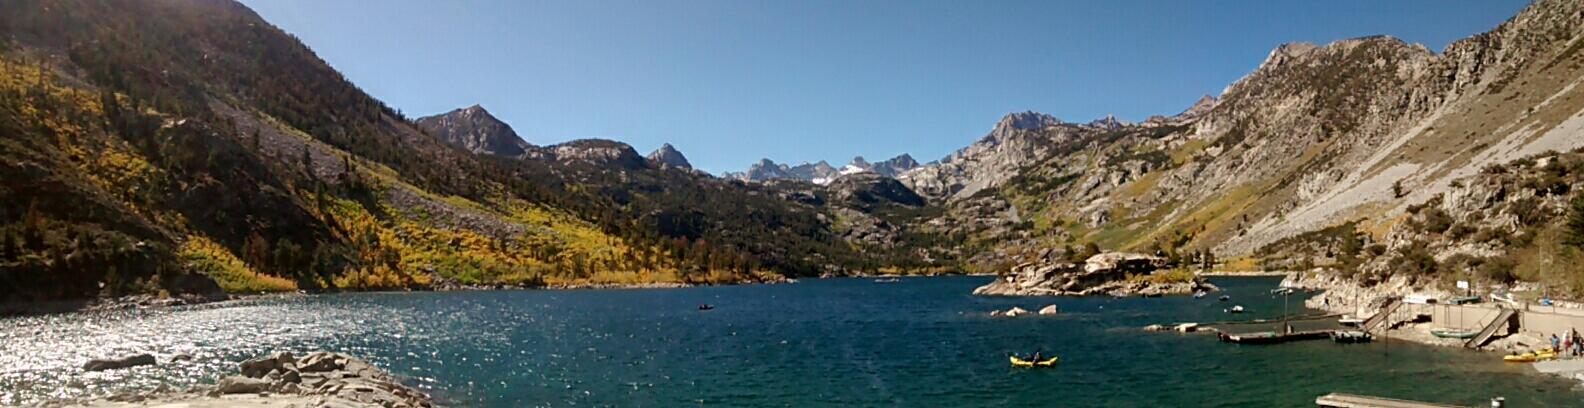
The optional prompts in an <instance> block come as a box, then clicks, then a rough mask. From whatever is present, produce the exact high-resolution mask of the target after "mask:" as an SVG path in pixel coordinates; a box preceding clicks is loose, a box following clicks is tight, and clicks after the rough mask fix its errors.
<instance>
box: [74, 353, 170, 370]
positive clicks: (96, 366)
mask: <svg viewBox="0 0 1584 408" xmlns="http://www.w3.org/2000/svg"><path fill="white" fill-rule="evenodd" d="M155 363H156V361H155V359H154V356H153V355H150V354H134V355H129V356H122V357H116V358H103V359H93V360H88V362H87V363H84V364H83V371H105V370H119V369H123V368H132V367H137V366H146V365H154V364H155Z"/></svg>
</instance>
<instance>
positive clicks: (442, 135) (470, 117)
mask: <svg viewBox="0 0 1584 408" xmlns="http://www.w3.org/2000/svg"><path fill="white" fill-rule="evenodd" d="M416 123H417V124H418V127H420V128H423V130H424V131H425V132H427V133H429V134H430V135H432V136H434V137H437V138H439V139H440V140H442V141H445V142H446V143H449V144H451V145H454V146H457V147H461V148H463V149H467V151H470V152H473V153H474V154H489V155H496V156H507V157H517V156H521V155H523V154H524V153H526V152H527V151H528V150H529V149H531V148H532V145H529V144H528V142H525V141H523V140H522V138H521V137H519V136H517V132H516V131H513V130H512V128H511V126H508V125H506V123H505V122H501V121H500V119H496V118H495V116H494V115H491V114H490V113H489V111H486V110H484V108H483V107H481V106H478V105H473V106H469V107H466V108H462V109H457V110H454V111H450V112H446V113H442V114H439V115H434V116H427V117H423V118H419V119H418V120H417V121H416Z"/></svg>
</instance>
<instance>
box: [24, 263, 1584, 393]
mask: <svg viewBox="0 0 1584 408" xmlns="http://www.w3.org/2000/svg"><path fill="white" fill-rule="evenodd" d="M989 279H990V278H987V277H937V278H904V279H902V281H901V282H900V283H894V284H878V283H874V282H872V281H871V280H868V279H819V280H805V281H802V282H800V283H796V284H789V285H749V286H723V287H700V288H685V289H659V290H597V291H596V290H588V291H500V292H447V293H362V294H338V295H320V296H303V297H290V298H283V299H268V300H250V301H240V302H228V303H223V304H216V305H203V306H196V307H184V308H175V309H166V310H147V311H123V312H108V313H76V314H64V315H51V316H33V317H24V318H10V319H4V320H0V405H21V404H34V403H39V402H45V401H51V400H61V399H68V398H75V397H84V396H94V395H104V394H106V393H109V392H112V391H115V390H126V389H148V388H153V387H155V386H157V385H159V384H161V383H165V384H170V385H175V386H183V385H190V384H194V383H201V382H211V381H213V380H214V379H215V378H217V376H219V375H221V374H223V373H227V372H234V371H235V370H236V368H235V364H234V363H235V362H236V361H239V360H241V359H243V358H246V357H251V356H254V355H258V354H261V353H264V352H267V351H271V350H277V349H290V350H298V351H306V350H315V349H325V350H336V351H345V352H349V353H352V354H355V355H358V356H362V357H364V358H367V359H369V360H370V361H373V362H374V363H376V364H378V365H380V366H382V367H385V368H388V369H390V370H391V371H392V372H394V373H396V374H399V375H402V376H406V377H408V378H410V382H411V383H413V384H415V385H417V386H419V387H421V388H423V389H425V390H427V391H429V392H431V393H433V394H435V395H436V396H438V397H439V398H441V399H442V400H443V401H445V402H446V403H448V404H450V405H454V406H468V407H520V406H573V405H579V406H581V405H602V406H603V405H619V406H679V405H699V404H702V405H726V406H827V405H870V406H873V405H880V406H896V405H903V406H1007V405H1010V406H1031V405H1045V406H1113V407H1132V406H1137V407H1146V406H1148V407H1154V406H1313V401H1314V398H1315V397H1316V396H1319V395H1322V394H1325V393H1329V392H1349V393H1360V394H1369V395H1380V396H1390V397H1398V398H1409V399H1417V400H1426V401H1435V402H1443V403H1456V404H1467V405H1484V404H1488V401H1489V399H1490V398H1491V397H1493V396H1503V397H1506V398H1507V400H1508V401H1509V406H1514V407H1535V406H1554V407H1563V406H1573V407H1576V406H1584V391H1580V390H1579V389H1578V388H1576V387H1575V385H1574V384H1573V383H1572V382H1570V381H1566V380H1563V379H1560V378H1554V377H1549V376H1543V375H1540V374H1537V373H1534V372H1533V370H1531V369H1529V368H1528V367H1525V366H1522V365H1516V364H1506V363H1502V362H1501V361H1500V358H1499V356H1497V355H1494V354H1485V353H1476V352H1470V351H1465V350H1459V349H1450V348H1436V347H1425V346H1417V345H1412V344H1407V343H1402V342H1376V343H1373V344H1366V345H1338V344H1334V343H1331V342H1329V341H1311V342H1301V343H1292V344H1285V345H1275V346H1237V345H1232V344H1225V343H1219V342H1217V341H1216V339H1215V338H1214V337H1213V336H1209V335H1199V334H1176V333H1170V334H1164V333H1144V332H1142V331H1140V330H1139V328H1140V327H1142V326H1144V325H1147V324H1151V323H1162V322H1173V321H1213V320H1226V319H1253V318H1272V317H1277V316H1280V315H1281V313H1282V299H1280V298H1272V297H1271V296H1270V295H1268V294H1267V291H1268V290H1269V289H1271V288H1273V287H1274V286H1275V284H1276V282H1277V280H1275V279H1263V278H1236V279H1232V278H1229V279H1218V280H1215V283H1217V284H1218V285H1221V286H1222V287H1223V288H1225V289H1226V293H1228V294H1230V295H1231V296H1232V297H1233V302H1231V303H1236V304H1242V305H1244V306H1246V307H1248V308H1249V309H1250V312H1249V313H1245V314H1242V315H1235V316H1234V315H1227V314H1225V313H1223V312H1222V309H1223V308H1225V307H1227V306H1228V305H1229V304H1228V303H1221V302H1218V301H1216V300H1215V299H1213V296H1212V298H1211V299H1193V298H1191V297H1172V298H1130V299H1112V298H1101V297H1091V298H999V297H977V296H972V295H970V294H969V293H970V292H971V291H972V290H973V288H974V287H977V286H979V285H981V284H983V283H985V282H987V281H988V280H989ZM702 303H708V304H712V305H715V306H716V309H715V310H711V311H704V312H701V311H698V310H697V306H698V305H699V304H702ZM1052 303H1054V304H1057V305H1059V306H1060V308H1061V309H1062V313H1061V314H1060V315H1058V316H1055V317H1024V318H1016V319H1004V318H991V317H988V316H987V314H988V312H989V311H991V310H996V309H1006V308H1009V307H1012V306H1021V307H1023V308H1026V309H1030V310H1036V309H1038V308H1039V307H1042V306H1044V305H1046V304H1052ZM1292 304H1293V305H1299V304H1301V302H1300V301H1299V298H1298V297H1297V296H1295V297H1294V298H1293V299H1292ZM1297 309H1298V307H1296V306H1294V310H1293V312H1294V313H1299V312H1301V311H1299V310H1297ZM1035 349H1043V350H1045V352H1046V354H1047V355H1058V356H1060V357H1061V363H1060V365H1059V367H1057V368H1053V369H1015V368H1012V367H1009V365H1008V363H1007V359H1006V357H1005V356H1006V354H1007V353H1010V352H1016V353H1026V352H1030V351H1032V350H1035ZM127 352H152V353H155V354H156V355H157V356H159V357H161V364H160V365H159V366H154V367H140V368H134V369H130V370H122V371H113V372H102V373H83V372H81V371H80V370H79V369H78V367H79V366H80V365H81V364H82V362H83V361H85V360H87V359H88V358H92V357H99V356H107V355H115V354H120V353H127ZM175 354H188V355H191V356H193V359H192V360H190V361H180V362H168V361H166V360H168V357H170V356H172V355H175Z"/></svg>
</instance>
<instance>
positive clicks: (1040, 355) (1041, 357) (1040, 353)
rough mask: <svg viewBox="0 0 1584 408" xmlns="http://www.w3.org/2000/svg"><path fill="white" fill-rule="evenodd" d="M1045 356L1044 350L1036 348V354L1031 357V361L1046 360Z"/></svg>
mask: <svg viewBox="0 0 1584 408" xmlns="http://www.w3.org/2000/svg"><path fill="white" fill-rule="evenodd" d="M1044 357H1045V351H1044V350H1034V356H1033V357H1030V358H1029V362H1030V363H1038V362H1041V361H1045V358H1044Z"/></svg>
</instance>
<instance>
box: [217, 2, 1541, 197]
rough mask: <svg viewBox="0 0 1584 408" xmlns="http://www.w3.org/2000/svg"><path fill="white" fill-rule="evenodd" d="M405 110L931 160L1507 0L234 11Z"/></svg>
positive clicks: (531, 130)
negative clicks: (1003, 129) (293, 40)
mask: <svg viewBox="0 0 1584 408" xmlns="http://www.w3.org/2000/svg"><path fill="white" fill-rule="evenodd" d="M243 2H244V3H246V4H247V5H248V6H250V7H252V8H253V9H254V10H257V11H258V12H259V14H261V15H263V16H264V18H266V19H268V20H269V21H271V22H273V23H274V24H276V25H277V26H280V27H281V28H283V29H285V30H286V31H287V32H290V33H292V34H295V35H296V36H298V38H300V39H302V40H303V41H304V42H306V43H307V44H308V46H310V47H312V48H313V49H314V50H315V51H317V52H318V54H319V56H320V57H322V58H324V59H325V60H327V61H329V62H330V64H331V65H332V66H334V67H335V68H337V69H339V70H341V71H342V72H343V73H345V74H346V76H347V77H348V78H350V79H351V80H352V81H353V82H355V83H357V84H358V85H359V86H361V87H362V88H363V89H365V90H367V91H369V92H370V93H372V94H373V95H374V96H375V97H378V98H380V99H382V100H385V101H386V102H388V103H390V104H391V105H392V106H395V107H396V108H398V109H401V110H402V111H403V112H405V113H406V114H408V115H409V116H412V117H417V116H422V115H429V114H434V113H439V112H444V111H448V110H451V109H455V108H459V107H464V106H468V105H472V104H475V103H477V104H482V105H483V106H484V107H485V108H487V109H489V110H490V112H493V113H494V114H495V115H496V116H499V117H500V118H501V119H503V120H505V121H506V122H507V123H510V124H511V125H512V127H513V128H515V129H517V132H518V133H520V134H521V135H522V136H523V137H524V138H525V139H527V140H528V141H529V142H532V143H535V144H550V143H555V142H561V141H566V140H571V139H578V138H590V137H597V138H608V139H616V140H620V141H624V142H628V143H631V144H632V145H633V146H634V147H637V148H638V150H639V151H640V153H645V154H647V153H648V152H649V151H650V150H652V149H654V148H656V147H658V146H660V144H661V143H665V142H670V143H672V144H673V145H676V146H677V148H678V149H680V150H682V152H683V153H684V154H686V155H687V156H688V158H689V159H691V160H692V161H693V163H694V165H696V166H698V167H700V168H702V169H705V170H708V171H711V172H716V173H718V172H721V171H728V170H741V169H743V168H746V167H747V166H748V165H749V164H750V163H752V162H754V161H756V160H758V159H759V158H761V157H769V158H771V159H773V160H776V161H778V162H791V163H798V162H803V161H817V160H821V159H825V160H830V161H831V162H832V163H833V164H836V165H841V164H842V163H845V162H846V161H847V160H848V159H850V158H851V157H852V156H854V155H862V156H864V157H866V158H868V159H870V160H880V159H884V158H888V157H891V156H893V155H896V154H900V153H904V152H906V153H912V154H913V156H914V157H916V158H918V159H919V160H921V161H930V160H934V159H937V158H940V157H942V156H944V155H946V154H947V153H949V152H951V151H952V150H956V149H958V148H960V147H962V146H965V145H967V144H968V143H971V142H972V141H974V140H977V139H978V138H979V137H981V136H983V135H984V134H985V133H986V132H987V131H988V130H989V129H990V127H991V126H992V125H994V124H995V122H996V120H997V119H999V118H1000V117H1001V116H1002V115H1004V114H1006V113H1008V112H1013V111H1024V110H1035V111H1040V112H1046V113H1050V114H1052V115H1055V116H1056V117H1059V118H1062V119H1064V120H1067V121H1072V122H1084V121H1088V120H1091V119H1094V118H1098V117H1102V116H1105V115H1106V114H1115V115H1117V116H1118V117H1120V118H1122V119H1125V120H1133V121H1137V120H1142V119H1144V118H1146V117H1148V116H1149V115H1154V114H1173V113H1176V112H1178V111H1181V110H1182V109H1183V108H1185V107H1187V105H1188V104H1190V103H1192V102H1193V101H1194V100H1195V99H1197V98H1198V97H1199V96H1200V95H1203V94H1218V93H1220V92H1221V90H1222V89H1223V88H1225V87H1226V85H1227V84H1230V83H1231V82H1233V81H1235V80H1237V79H1238V78H1239V77H1242V76H1243V75H1244V74H1247V73H1248V72H1249V71H1250V70H1252V69H1254V67H1255V66H1256V65H1257V64H1259V62H1260V61H1261V60H1263V59H1264V58H1265V56H1266V54H1267V53H1269V51H1270V50H1271V49H1272V48H1273V47H1275V46H1277V45H1279V44H1281V43H1285V42H1292V41H1309V42H1316V43H1325V42H1329V41H1333V40H1338V39H1343V38H1350V37H1359V36H1365V35H1375V34H1387V35H1392V36H1396V37H1398V38H1402V39H1404V40H1406V41H1409V42H1416V43H1421V44H1425V45H1426V46H1428V47H1430V48H1431V49H1433V50H1436V51H1438V52H1439V51H1440V50H1441V49H1442V48H1443V47H1445V46H1446V45H1447V44H1448V43H1450V42H1451V41H1454V40H1456V39H1459V38H1463V37H1466V36H1469V35H1472V34H1475V33H1479V32H1483V31H1486V30H1489V29H1491V28H1493V27H1495V26H1496V25H1497V24H1500V23H1501V22H1502V21H1504V20H1506V19H1507V18H1508V17H1510V16H1512V15H1513V14H1515V13H1517V12H1518V10H1520V9H1522V8H1523V6H1524V5H1525V4H1527V2H1526V1H1522V0H1467V1H1424V0H1421V1H1380V0H1350V1H1323V2H1322V1H1269V0H1247V1H1209V2H1189V1H1116V0H1107V1H1065V2H1057V1H916V2H903V1H849V0H830V1H825V0H815V1H793V0H784V1H754V0H677V1H664V0H615V1H612V0H568V1H555V2H545V1H517V0H501V1H440V0H431V1H412V0H383V1H378V2H368V1H351V0H243Z"/></svg>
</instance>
